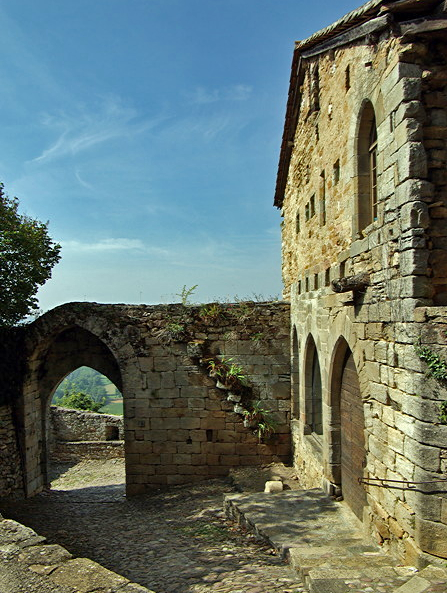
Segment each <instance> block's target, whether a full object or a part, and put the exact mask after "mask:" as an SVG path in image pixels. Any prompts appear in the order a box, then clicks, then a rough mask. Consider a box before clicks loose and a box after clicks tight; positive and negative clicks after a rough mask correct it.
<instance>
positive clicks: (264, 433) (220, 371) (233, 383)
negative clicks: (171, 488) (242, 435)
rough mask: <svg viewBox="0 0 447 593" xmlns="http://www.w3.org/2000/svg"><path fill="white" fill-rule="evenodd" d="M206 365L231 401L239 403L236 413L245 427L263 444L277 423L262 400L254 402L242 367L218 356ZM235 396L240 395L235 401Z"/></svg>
mask: <svg viewBox="0 0 447 593" xmlns="http://www.w3.org/2000/svg"><path fill="white" fill-rule="evenodd" d="M203 362H204V364H206V365H207V369H208V371H209V374H210V376H211V377H215V378H216V379H219V381H220V382H221V383H222V384H223V385H224V386H225V387H226V388H227V389H229V390H231V392H232V393H231V394H230V395H229V396H228V399H229V401H236V402H238V403H237V404H236V405H235V408H234V411H235V412H237V413H238V414H241V415H242V416H243V418H244V426H245V427H246V428H250V429H251V430H252V431H253V433H254V434H255V435H256V436H257V437H258V440H259V442H262V441H263V440H264V439H266V438H267V437H268V436H270V435H271V434H272V433H274V432H275V431H276V429H277V427H278V426H277V422H276V420H275V418H274V416H273V413H272V412H271V411H270V410H266V409H265V408H264V407H263V406H262V402H261V401H260V400H253V399H251V398H252V390H251V389H250V387H249V386H248V377H247V375H246V373H245V372H244V369H243V367H242V366H241V365H238V364H237V363H235V362H234V360H233V358H226V357H221V358H218V357H217V356H214V357H208V358H206V359H204V361H203ZM234 394H238V397H237V399H235V397H234Z"/></svg>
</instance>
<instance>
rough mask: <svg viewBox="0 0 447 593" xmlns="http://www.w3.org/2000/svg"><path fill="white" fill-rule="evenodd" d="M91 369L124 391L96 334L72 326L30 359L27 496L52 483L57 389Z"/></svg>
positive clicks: (25, 434)
mask: <svg viewBox="0 0 447 593" xmlns="http://www.w3.org/2000/svg"><path fill="white" fill-rule="evenodd" d="M80 366H89V367H91V368H93V369H95V370H96V371H98V372H100V373H101V374H103V375H105V376H106V377H107V378H109V379H110V380H111V381H112V382H113V383H114V384H115V385H116V386H117V387H118V389H119V390H120V391H122V378H121V372H120V368H119V365H118V362H117V360H116V359H115V357H114V355H113V353H112V352H111V350H110V349H109V348H108V346H106V345H105V344H104V342H103V341H102V340H101V339H99V338H98V337H97V336H95V335H94V334H93V333H92V332H90V331H88V330H86V329H83V328H81V327H79V326H76V325H75V326H71V327H68V328H65V329H63V330H62V331H59V333H57V334H55V335H54V334H53V335H52V336H51V337H49V338H47V339H46V340H45V341H44V342H43V343H42V344H41V345H40V347H39V348H38V349H37V350H36V351H35V352H34V355H33V357H32V358H31V360H30V373H29V376H28V380H27V381H26V383H25V385H24V398H23V406H24V426H23V430H22V440H23V441H24V450H25V465H26V472H25V474H26V484H25V489H26V494H27V496H30V495H32V494H34V493H36V492H38V491H39V490H41V489H42V487H45V486H46V485H47V484H48V481H49V478H48V455H49V446H48V434H49V409H50V404H51V398H52V395H53V393H54V390H55V389H56V387H57V386H58V385H59V383H60V382H61V381H62V380H63V379H64V378H65V377H66V376H67V375H68V374H69V373H71V372H72V371H74V370H75V369H77V368H79V367H80Z"/></svg>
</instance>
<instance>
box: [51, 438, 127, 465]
mask: <svg viewBox="0 0 447 593" xmlns="http://www.w3.org/2000/svg"><path fill="white" fill-rule="evenodd" d="M122 458H124V441H75V442H74V441H71V442H65V441H59V442H57V443H56V444H55V446H54V448H53V449H52V451H51V457H50V459H51V462H56V463H71V462H75V463H78V462H80V461H85V460H89V459H104V460H105V459H122Z"/></svg>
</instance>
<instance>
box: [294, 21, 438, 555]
mask: <svg viewBox="0 0 447 593" xmlns="http://www.w3.org/2000/svg"><path fill="white" fill-rule="evenodd" d="M398 31H399V28H398V26H396V27H395V28H394V29H393V33H391V30H390V29H385V30H384V31H382V33H380V35H376V37H375V38H370V37H369V38H364V39H360V40H358V41H357V42H355V43H351V44H346V45H345V46H344V47H341V48H338V49H335V50H331V51H322V52H321V53H319V54H318V52H317V51H316V49H315V48H312V51H313V55H312V57H310V58H309V59H307V60H306V59H303V60H302V63H301V65H300V68H302V69H304V71H305V74H304V80H303V84H302V86H301V87H300V92H301V93H302V97H301V103H300V114H299V119H298V125H297V130H296V134H295V141H294V149H293V153H292V158H291V162H290V168H289V176H288V182H287V187H286V191H285V195H284V203H283V207H282V214H283V216H284V223H283V276H284V284H285V296H286V297H288V296H289V295H290V300H291V320H292V338H293V340H294V342H295V344H292V378H293V383H292V392H293V417H294V419H293V420H292V434H293V448H294V462H295V465H296V467H297V469H298V471H299V474H300V479H301V480H302V481H303V483H304V484H305V485H307V486H309V487H310V486H319V485H321V484H322V485H323V486H324V487H326V488H327V489H328V491H331V492H333V493H336V494H339V493H340V488H341V492H342V493H343V480H342V473H341V467H340V460H341V455H342V447H341V434H340V377H341V375H342V373H343V368H344V367H343V364H344V360H345V358H344V353H345V352H347V353H349V352H352V354H353V359H354V363H355V369H356V374H357V377H358V380H359V388H360V393H361V399H362V402H363V406H362V407H363V414H364V453H365V460H366V464H365V467H364V468H363V470H362V471H363V476H359V477H360V478H362V479H365V480H366V481H367V482H368V481H369V482H370V483H369V484H364V490H365V493H366V497H367V498H366V500H367V505H366V507H365V509H364V516H363V519H364V523H365V526H366V527H367V528H368V529H370V530H371V532H372V533H373V534H374V536H375V537H376V538H377V540H378V541H379V542H380V543H382V544H383V545H391V547H392V548H393V549H394V550H395V551H396V552H398V553H399V554H400V555H401V556H402V557H403V558H405V560H406V561H407V562H409V563H416V562H418V561H420V559H421V558H423V556H424V553H429V554H433V555H436V556H441V557H444V558H445V557H447V547H446V542H447V521H446V518H447V516H446V514H445V509H444V506H445V497H446V492H447V486H446V484H447V483H446V482H442V481H438V480H445V479H446V478H447V473H446V466H445V461H444V457H445V455H446V453H445V443H446V440H445V439H446V435H445V434H444V433H445V431H444V428H445V426H442V425H440V423H439V422H440V421H439V415H438V412H437V410H438V407H439V401H440V400H442V399H445V398H446V393H445V390H443V389H442V390H441V389H440V387H439V386H435V385H434V384H433V382H432V380H431V381H427V379H426V377H425V374H424V373H425V371H426V367H424V363H423V362H422V361H421V359H420V358H419V356H418V354H417V352H416V350H415V345H417V343H418V340H419V339H422V342H423V343H425V339H427V340H428V343H432V344H444V343H445V342H443V341H442V339H441V338H442V331H443V329H441V325H442V327H443V324H444V321H445V318H446V311H445V310H443V309H439V310H438V309H436V310H435V309H433V311H434V312H435V313H433V314H432V313H430V306H432V305H433V304H434V303H435V304H436V303H440V304H444V301H443V299H444V296H443V295H444V291H445V286H446V285H445V282H446V280H445V277H446V275H445V269H444V267H445V266H444V259H445V253H446V251H445V248H446V247H447V245H444V240H445V236H444V235H445V228H444V227H445V224H444V222H445V221H444V216H445V212H446V211H447V210H446V204H447V195H446V170H445V129H446V127H445V120H446V108H445V89H446V86H445V84H446V81H447V75H446V66H445V56H446V44H445V41H444V40H443V39H442V37H441V36H437V37H435V38H434V39H433V40H427V39H420V40H418V39H414V38H411V39H410V38H408V37H407V38H402V37H399V35H398V34H397V32H398ZM316 54H317V55H316ZM430 64H431V66H430ZM316 67H317V68H316ZM315 72H317V73H318V91H319V104H318V108H315V101H314V98H313V97H312V96H311V89H312V84H311V83H312V81H311V80H310V78H311V77H312V76H314V73H315ZM313 88H314V90H313V91H312V92H314V91H315V85H314V87H313ZM443 101H444V102H443ZM368 104H370V105H372V108H373V110H374V116H375V122H376V127H377V136H378V140H377V197H378V208H377V217H376V220H372V222H371V223H370V224H369V225H367V226H366V227H365V228H361V226H360V225H359V218H358V214H359V209H361V207H362V205H361V204H360V202H359V200H360V197H359V191H360V190H359V188H360V186H361V178H360V177H361V176H360V173H359V168H358V167H359V162H358V159H359V142H360V140H359V138H360V135H361V121H362V120H361V117H362V114H363V113H364V111H363V110H364V109H365V105H368ZM443 122H444V123H443ZM357 274H366V275H367V276H368V277H369V281H368V282H367V285H366V286H362V287H361V289H360V290H357V291H353V290H347V291H346V292H342V293H339V294H336V293H334V290H333V287H332V284H331V283H332V281H333V280H336V279H339V278H347V277H350V276H354V275H357ZM421 316H422V317H423V318H424V322H422V317H421ZM433 316H434V317H435V318H436V320H437V321H436V323H434V319H433ZM437 324H439V325H437ZM433 332H434V333H433ZM425 337H427V338H425ZM312 348H314V349H315V351H316V353H317V355H318V361H319V367H320V371H321V381H322V389H321V392H322V409H323V414H322V415H323V431H322V434H321V435H316V434H310V431H309V418H308V416H309V414H310V410H309V405H308V400H309V398H310V397H311V394H310V390H311V384H312V373H311V370H310V369H309V361H310V360H311V358H312V352H313V350H312ZM429 468H430V469H429ZM392 480H394V482H393V481H392ZM435 480H436V481H435ZM413 482H417V483H413ZM420 482H425V483H424V484H420ZM426 482H429V483H426ZM442 509H444V510H442Z"/></svg>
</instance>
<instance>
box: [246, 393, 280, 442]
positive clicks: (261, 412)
mask: <svg viewBox="0 0 447 593" xmlns="http://www.w3.org/2000/svg"><path fill="white" fill-rule="evenodd" d="M243 416H244V424H245V426H247V427H249V428H251V429H252V430H253V432H254V433H255V434H256V435H257V437H258V439H259V441H262V440H264V439H265V438H266V437H268V436H269V435H271V434H272V433H274V432H275V430H276V429H277V428H278V424H277V422H276V420H275V418H274V417H273V414H272V412H271V411H270V410H266V409H265V408H263V407H262V402H261V401H260V400H256V401H254V402H251V404H250V407H249V409H248V410H244V412H243Z"/></svg>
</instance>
